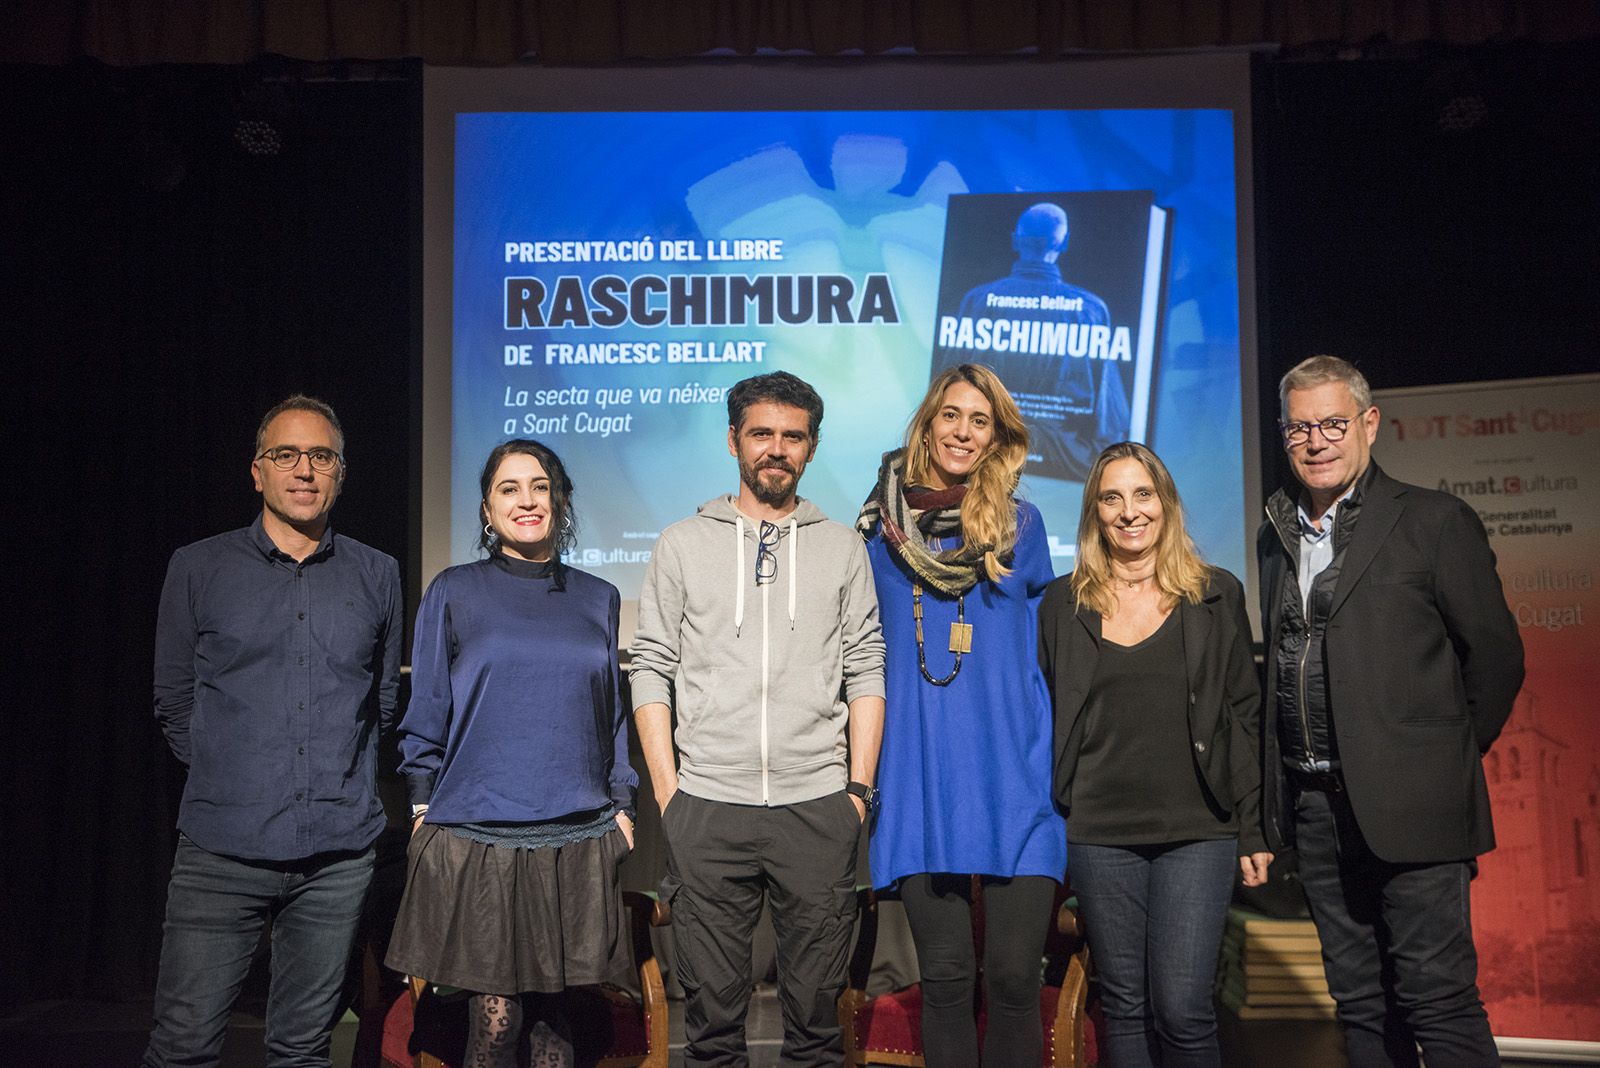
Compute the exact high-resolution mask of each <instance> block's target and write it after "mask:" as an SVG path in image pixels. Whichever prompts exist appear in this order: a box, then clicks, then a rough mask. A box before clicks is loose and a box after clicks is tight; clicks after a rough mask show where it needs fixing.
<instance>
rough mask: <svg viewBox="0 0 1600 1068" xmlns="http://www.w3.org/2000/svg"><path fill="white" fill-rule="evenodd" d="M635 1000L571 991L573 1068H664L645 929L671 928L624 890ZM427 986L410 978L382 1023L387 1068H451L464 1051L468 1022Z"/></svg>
mask: <svg viewBox="0 0 1600 1068" xmlns="http://www.w3.org/2000/svg"><path fill="white" fill-rule="evenodd" d="M622 899H623V902H624V903H625V904H626V905H627V906H628V912H629V928H630V934H631V936H632V941H633V959H634V964H635V965H636V966H637V967H638V969H639V990H640V993H641V1000H637V1001H636V1000H635V999H634V998H633V997H632V996H631V995H630V994H628V993H626V992H624V991H623V990H621V989H619V988H617V987H613V986H609V985H606V986H600V987H584V988H579V989H578V990H577V991H576V994H577V996H576V997H574V998H572V999H571V1000H572V1004H571V1006H570V1008H569V1011H570V1012H571V1013H572V1021H571V1022H572V1028H573V1033H574V1036H575V1038H576V1039H577V1041H576V1042H575V1043H574V1044H575V1045H576V1046H577V1047H578V1054H579V1057H578V1063H580V1064H584V1065H593V1066H594V1068H667V1042H668V1039H667V994H666V989H665V987H664V986H663V985H662V982H661V965H660V963H659V962H658V961H657V960H656V956H655V949H654V948H653V946H652V945H651V941H650V928H652V927H662V926H665V925H666V924H668V923H670V922H672V911H671V909H670V908H669V907H668V906H667V905H666V903H665V902H661V901H657V900H655V898H654V897H652V896H650V895H647V894H641V893H637V892H635V891H631V890H629V891H624V893H623V895H622ZM427 986H428V984H427V981H426V980H423V979H417V978H412V979H411V981H410V986H409V989H407V990H406V991H404V992H403V993H401V994H400V996H399V997H397V998H395V999H394V1001H393V1003H392V1004H391V1005H390V1006H389V1011H388V1013H387V1015H386V1016H385V1017H384V1026H383V1064H384V1065H385V1066H386V1068H454V1066H456V1065H458V1064H460V1060H461V1053H462V1051H463V1050H464V1049H465V1048H466V1039H467V1020H466V1009H465V1005H464V1004H463V1003H461V1002H448V1001H441V999H439V998H437V997H435V996H434V995H433V994H432V993H431V992H429V991H428V990H427Z"/></svg>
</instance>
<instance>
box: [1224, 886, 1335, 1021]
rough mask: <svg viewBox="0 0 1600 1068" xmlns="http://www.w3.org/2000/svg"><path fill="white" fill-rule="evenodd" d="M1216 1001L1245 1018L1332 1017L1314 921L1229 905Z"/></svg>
mask: <svg viewBox="0 0 1600 1068" xmlns="http://www.w3.org/2000/svg"><path fill="white" fill-rule="evenodd" d="M1217 999H1218V1000H1219V1001H1221V1002H1222V1004H1223V1006H1224V1007H1226V1008H1227V1009H1229V1010H1230V1011H1232V1012H1233V1013H1234V1015H1236V1016H1238V1017H1239V1018H1240V1019H1242V1020H1321V1019H1327V1018H1329V1017H1331V1016H1333V998H1332V997H1330V996H1329V994H1328V980H1327V978H1326V977H1325V976H1324V975H1323V973H1322V944H1321V943H1320V942H1319V941H1318V940H1317V928H1316V925H1314V924H1313V923H1312V922H1311V921H1310V920H1275V919H1272V918H1271V917H1269V916H1263V915H1262V914H1261V913H1259V912H1251V911H1250V910H1249V909H1241V908H1237V907H1235V908H1230V909H1229V910H1228V926H1227V929H1226V930H1225V931H1224V933H1223V936H1222V961H1221V964H1220V966H1219V967H1218V968H1217Z"/></svg>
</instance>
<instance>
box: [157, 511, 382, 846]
mask: <svg viewBox="0 0 1600 1068" xmlns="http://www.w3.org/2000/svg"><path fill="white" fill-rule="evenodd" d="M400 612H401V607H400V569H399V566H398V565H397V564H396V563H395V561H394V558H393V557H391V556H387V555H385V554H384V553H380V552H378V551H377V550H375V549H371V548H368V547H367V546H365V545H362V544H361V543H360V542H358V541H352V540H351V539H349V538H346V537H342V536H340V535H336V534H334V533H333V530H332V528H331V527H330V528H329V529H328V530H327V531H326V532H325V533H324V534H323V537H322V541H321V542H320V543H319V544H318V545H317V548H316V551H315V552H313V553H312V554H311V555H310V556H308V557H306V559H305V560H303V561H296V560H295V559H294V558H293V557H291V556H289V555H288V554H286V553H284V552H282V551H281V550H279V549H278V548H277V546H275V545H274V544H273V543H272V539H271V538H270V537H268V536H267V533H266V531H265V530H264V529H263V528H262V525H261V519H260V518H259V517H258V518H257V519H256V521H255V522H254V523H253V524H251V525H250V526H248V527H245V528H244V529H242V530H234V531H229V532H228V533H226V534H219V535H217V536H216V537H214V538H207V539H205V540H204V541H198V542H195V543H194V544H193V545H187V546H185V547H183V548H182V549H179V550H178V551H177V552H176V553H174V554H173V555H172V562H171V563H170V564H169V565H168V567H167V581H166V585H165V586H164V587H163V588H162V590H161V614H160V616H159V618H158V620H157V623H156V657H155V708H156V719H157V721H158V722H159V723H160V724H161V729H162V731H163V732H164V733H165V734H166V737H167V743H168V744H169V745H171V747H172V751H173V753H174V754H176V756H177V757H178V759H179V760H181V761H182V762H183V763H185V764H187V765H188V767H189V779H188V782H187V783H186V785H185V786H184V791H183V803H182V807H181V808H180V809H179V813H178V829H179V830H181V831H183V833H184V834H186V835H188V836H189V838H190V839H191V840H192V841H193V842H194V843H195V844H196V845H198V846H200V848H202V849H206V850H210V851H211V852H213V853H223V854H226V855H228V856H234V857H242V858H246V859H251V860H278V861H281V860H298V859H302V858H305V857H310V856H314V855H316V854H318V853H325V852H329V851H334V850H359V849H365V848H366V847H367V846H369V845H371V844H372V842H373V840H374V839H376V838H377V836H378V832H379V831H381V830H382V829H383V809H382V806H381V805H380V804H379V802H378V797H377V792H376V789H375V787H374V779H373V775H374V770H375V765H376V759H377V745H378V733H379V728H380V726H382V727H385V728H386V727H388V726H390V725H392V723H393V722H394V719H395V713H396V709H395V700H396V694H397V692H398V689H399V680H400V645H401V617H400Z"/></svg>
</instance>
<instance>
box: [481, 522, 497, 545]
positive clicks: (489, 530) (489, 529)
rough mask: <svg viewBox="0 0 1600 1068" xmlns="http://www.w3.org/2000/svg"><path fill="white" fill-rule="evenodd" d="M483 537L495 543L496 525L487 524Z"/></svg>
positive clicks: (484, 527) (484, 526)
mask: <svg viewBox="0 0 1600 1068" xmlns="http://www.w3.org/2000/svg"><path fill="white" fill-rule="evenodd" d="M483 536H484V537H486V538H488V539H489V540H490V541H494V540H495V532H494V524H493V523H485V524H484V525H483Z"/></svg>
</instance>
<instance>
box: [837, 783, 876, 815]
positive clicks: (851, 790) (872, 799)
mask: <svg viewBox="0 0 1600 1068" xmlns="http://www.w3.org/2000/svg"><path fill="white" fill-rule="evenodd" d="M844 792H845V793H847V794H850V795H851V796H853V797H859V798H861V803H862V804H863V805H865V806H867V811H868V812H871V811H872V810H873V809H875V808H877V807H878V791H876V790H874V789H873V788H872V787H870V786H868V785H867V784H866V783H864V782H847V783H845V784H844Z"/></svg>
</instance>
